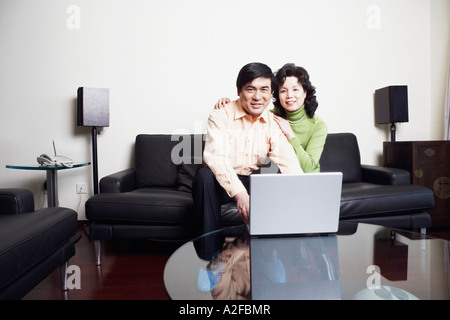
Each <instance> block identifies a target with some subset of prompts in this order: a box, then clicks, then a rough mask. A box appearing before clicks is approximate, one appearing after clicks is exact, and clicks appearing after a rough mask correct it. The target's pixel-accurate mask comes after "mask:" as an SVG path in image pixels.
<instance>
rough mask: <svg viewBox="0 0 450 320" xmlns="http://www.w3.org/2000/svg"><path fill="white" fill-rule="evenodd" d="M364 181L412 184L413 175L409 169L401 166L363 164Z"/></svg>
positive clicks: (385, 183)
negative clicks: (400, 167)
mask: <svg viewBox="0 0 450 320" xmlns="http://www.w3.org/2000/svg"><path fill="white" fill-rule="evenodd" d="M361 170H362V176H363V181H364V182H369V183H375V184H384V185H407V184H411V175H410V173H409V172H408V171H406V170H403V169H399V168H390V167H381V166H373V165H367V164H364V165H361Z"/></svg>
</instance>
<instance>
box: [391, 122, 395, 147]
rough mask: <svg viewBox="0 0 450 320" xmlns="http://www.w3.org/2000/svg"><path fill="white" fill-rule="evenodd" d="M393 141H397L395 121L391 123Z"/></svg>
mask: <svg viewBox="0 0 450 320" xmlns="http://www.w3.org/2000/svg"><path fill="white" fill-rule="evenodd" d="M391 142H395V122H392V124H391Z"/></svg>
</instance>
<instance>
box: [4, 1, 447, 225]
mask: <svg viewBox="0 0 450 320" xmlns="http://www.w3.org/2000/svg"><path fill="white" fill-rule="evenodd" d="M449 3H450V1H449V0H432V1H431V0H394V1H393V0H338V1H337V0H319V1H303V0H277V1H269V0H228V1H212V0H190V1H183V0H165V1H148V0H131V1H125V0H115V1H113V0H96V1H92V0H91V1H89V0H70V1H66V0H40V1H29V0H0V43H1V52H0V110H1V117H0V149H1V150H2V152H1V155H0V175H1V179H0V187H10V186H17V187H28V188H30V189H32V190H33V192H34V194H35V197H36V204H37V206H40V205H41V203H42V202H43V200H45V197H44V196H43V194H42V192H41V185H42V183H43V181H44V180H45V174H44V173H42V172H33V171H23V170H11V169H6V168H5V165H6V164H18V163H23V164H25V163H33V162H34V161H35V158H36V156H37V155H39V154H40V153H43V152H47V153H52V144H51V142H52V140H55V142H56V145H57V148H58V152H59V153H61V154H64V155H67V156H70V157H71V158H73V159H75V160H79V161H88V160H90V159H91V136H90V129H89V128H80V127H76V90H77V88H78V87H81V86H85V87H105V88H109V89H110V127H109V128H106V129H105V130H103V132H102V134H101V135H100V136H99V137H98V154H99V177H100V178H101V177H103V176H105V175H107V174H110V173H113V172H115V171H118V170H122V169H124V168H127V167H129V166H130V165H131V162H132V161H131V151H132V147H133V143H134V139H135V136H136V134H138V133H171V132H173V131H175V130H186V131H187V132H204V128H205V123H206V119H207V117H208V114H209V112H210V110H211V108H212V106H213V104H214V103H215V101H216V100H217V99H218V98H219V97H222V96H229V97H231V98H234V97H235V95H236V88H235V79H236V76H237V73H238V71H239V69H240V68H241V67H242V66H243V65H244V64H246V63H248V62H251V61H261V62H264V63H267V64H268V65H269V66H271V67H272V68H273V69H274V70H276V69H278V68H280V67H281V66H282V65H283V64H284V63H286V62H294V63H296V64H298V65H302V66H304V67H305V68H306V69H307V70H308V71H309V72H310V74H311V80H312V82H313V84H314V85H315V86H316V87H317V96H318V100H319V104H320V105H319V109H318V111H317V113H318V115H320V116H322V118H324V119H325V120H326V122H327V124H328V126H329V131H330V132H343V131H347V132H354V133H355V134H356V135H357V136H358V140H359V144H360V149H361V153H362V161H363V162H364V163H367V164H380V161H381V160H380V157H381V154H382V142H383V141H385V140H388V139H389V133H388V125H383V126H377V125H375V123H374V110H373V94H374V91H375V89H378V88H381V87H385V86H389V85H395V84H403V85H407V86H408V91H409V113H410V117H409V118H410V121H409V123H404V124H398V125H397V140H426V139H441V138H442V136H443V131H444V129H443V128H444V125H443V115H444V108H443V104H444V95H445V79H446V74H445V70H447V63H448V62H447V57H448V50H449V30H450V24H449V21H450V5H449ZM77 10H79V11H77ZM77 12H79V15H77ZM91 171H92V168H91V167H87V168H78V169H73V170H67V171H64V172H60V173H59V192H60V194H59V202H60V205H62V206H66V207H71V208H74V209H75V210H78V212H79V218H80V219H84V218H85V216H84V202H85V201H86V199H87V198H88V197H89V196H90V195H92V193H93V190H92V189H93V188H92V183H91V181H92V173H91ZM79 182H85V183H88V186H89V188H90V190H89V193H88V194H87V195H84V196H79V195H77V194H76V193H75V184H76V183H79ZM45 205H46V203H44V206H45Z"/></svg>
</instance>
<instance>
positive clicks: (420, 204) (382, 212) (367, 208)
mask: <svg viewBox="0 0 450 320" xmlns="http://www.w3.org/2000/svg"><path fill="white" fill-rule="evenodd" d="M432 195H433V192H432V191H431V190H430V189H428V188H425V187H422V186H419V185H397V186H389V185H376V184H371V183H364V182H359V183H345V184H343V185H342V196H341V210H340V218H341V219H350V218H362V217H367V216H378V217H382V216H390V215H401V214H405V213H412V212H422V211H424V210H427V209H430V208H432V207H433V206H434V203H433V196H432Z"/></svg>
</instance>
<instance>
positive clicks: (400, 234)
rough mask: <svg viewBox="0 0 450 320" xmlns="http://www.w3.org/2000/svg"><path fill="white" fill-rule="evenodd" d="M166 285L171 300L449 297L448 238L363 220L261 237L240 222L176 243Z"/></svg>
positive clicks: (165, 274) (425, 298) (408, 298)
mask: <svg viewBox="0 0 450 320" xmlns="http://www.w3.org/2000/svg"><path fill="white" fill-rule="evenodd" d="M164 284H165V287H166V290H167V292H168V294H169V296H170V298H171V299H173V300H227V299H231V300H241V299H248V300H249V299H252V300H303V299H308V300H311V299H314V300H316V299H317V300H325V299H344V300H350V299H355V300H358V299H363V300H371V299H374V300H378V299H380V300H382V299H384V300H417V299H420V300H448V299H450V242H449V241H446V240H442V239H437V238H432V237H428V236H424V235H422V234H418V233H414V232H408V231H404V230H397V229H391V228H386V227H382V226H377V225H370V224H362V223H359V224H356V223H344V222H341V223H340V225H339V231H338V232H337V233H336V234H333V235H317V234H311V235H302V236H286V237H264V238H258V237H251V236H249V233H248V228H247V225H239V226H233V227H227V228H223V229H220V230H218V231H215V232H211V233H208V234H206V235H203V236H201V237H198V238H196V239H194V240H192V241H189V242H187V243H185V244H184V245H182V246H181V247H180V248H179V249H177V250H176V251H175V252H174V253H173V254H172V256H171V257H170V258H169V260H168V261H167V263H166V266H165V269H164Z"/></svg>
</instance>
